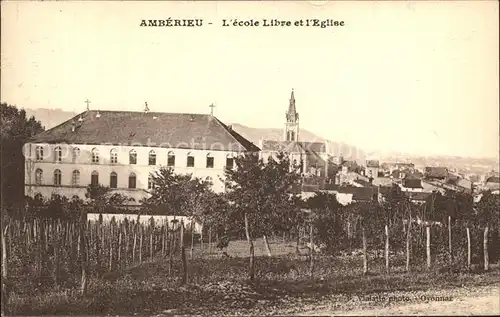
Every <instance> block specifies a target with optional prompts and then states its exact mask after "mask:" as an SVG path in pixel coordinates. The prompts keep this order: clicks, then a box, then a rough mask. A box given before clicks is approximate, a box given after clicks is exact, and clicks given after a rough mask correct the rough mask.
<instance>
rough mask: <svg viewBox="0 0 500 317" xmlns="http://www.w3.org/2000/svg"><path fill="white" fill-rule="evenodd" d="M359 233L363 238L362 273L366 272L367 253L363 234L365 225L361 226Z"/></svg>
mask: <svg viewBox="0 0 500 317" xmlns="http://www.w3.org/2000/svg"><path fill="white" fill-rule="evenodd" d="M361 234H362V238H363V275H366V274H367V273H368V255H367V253H366V252H367V246H366V245H367V243H366V235H365V226H364V225H363V226H362V227H361Z"/></svg>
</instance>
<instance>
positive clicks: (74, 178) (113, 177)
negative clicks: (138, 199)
mask: <svg viewBox="0 0 500 317" xmlns="http://www.w3.org/2000/svg"><path fill="white" fill-rule="evenodd" d="M61 180H62V173H61V170H59V169H56V170H55V171H54V175H53V184H54V185H55V186H61V184H62V183H61ZM206 180H207V181H210V182H211V181H212V178H211V177H210V176H209V177H207V178H206ZM42 181H43V170H41V169H39V168H38V169H37V170H36V171H35V184H36V185H42ZM90 184H91V185H95V186H97V185H98V184H99V173H98V172H97V171H93V172H92V173H91V175H90ZM71 185H72V186H79V185H80V171H78V170H74V171H73V172H72V173H71ZM109 187H110V188H118V174H117V173H115V172H111V174H109ZM128 188H137V176H136V175H135V173H130V174H129V176H128ZM151 188H153V179H152V178H151V177H149V179H148V189H151Z"/></svg>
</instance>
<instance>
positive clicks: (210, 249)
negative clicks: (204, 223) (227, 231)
mask: <svg viewBox="0 0 500 317" xmlns="http://www.w3.org/2000/svg"><path fill="white" fill-rule="evenodd" d="M208 254H209V255H210V254H212V226H210V227H208Z"/></svg>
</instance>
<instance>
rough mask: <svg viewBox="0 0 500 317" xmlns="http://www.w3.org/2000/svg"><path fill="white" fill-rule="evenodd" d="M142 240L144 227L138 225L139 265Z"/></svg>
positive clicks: (140, 262)
mask: <svg viewBox="0 0 500 317" xmlns="http://www.w3.org/2000/svg"><path fill="white" fill-rule="evenodd" d="M143 238H144V227H143V226H142V224H141V225H139V264H142V242H143Z"/></svg>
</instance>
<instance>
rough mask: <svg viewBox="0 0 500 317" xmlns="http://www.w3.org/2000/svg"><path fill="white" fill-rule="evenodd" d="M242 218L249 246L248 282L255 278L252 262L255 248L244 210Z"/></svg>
mask: <svg viewBox="0 0 500 317" xmlns="http://www.w3.org/2000/svg"><path fill="white" fill-rule="evenodd" d="M244 218H245V235H246V237H247V242H248V244H249V246H250V261H249V263H248V275H249V279H250V282H252V283H253V281H254V279H255V263H254V260H255V250H254V245H253V240H252V237H251V236H250V224H249V222H248V216H247V213H246V212H245V216H244Z"/></svg>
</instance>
